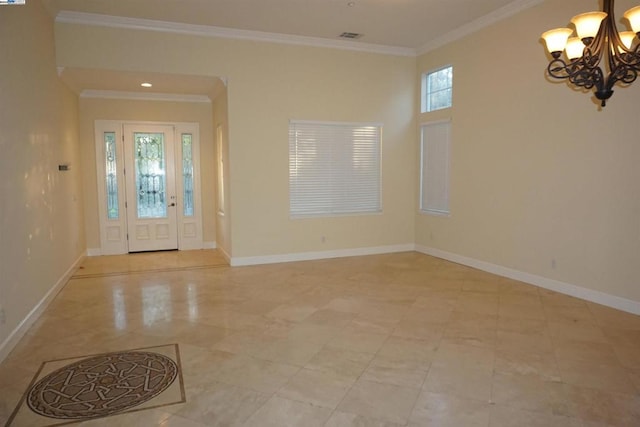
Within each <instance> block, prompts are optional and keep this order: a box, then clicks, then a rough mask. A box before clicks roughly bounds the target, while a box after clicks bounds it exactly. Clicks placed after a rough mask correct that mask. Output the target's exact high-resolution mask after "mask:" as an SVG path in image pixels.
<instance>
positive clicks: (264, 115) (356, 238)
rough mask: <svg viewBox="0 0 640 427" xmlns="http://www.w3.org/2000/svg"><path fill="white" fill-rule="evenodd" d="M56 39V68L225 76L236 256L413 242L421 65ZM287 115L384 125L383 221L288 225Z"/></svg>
mask: <svg viewBox="0 0 640 427" xmlns="http://www.w3.org/2000/svg"><path fill="white" fill-rule="evenodd" d="M56 43H57V57H58V65H60V66H70V67H86V68H106V69H114V68H116V69H123V70H149V71H163V72H169V73H186V74H196V75H210V76H222V77H226V78H228V87H227V90H228V92H227V93H228V97H227V100H228V123H229V128H228V138H229V168H230V183H229V185H230V203H231V206H232V211H231V218H230V221H231V238H232V244H231V248H232V254H231V255H232V256H233V257H250V256H264V255H276V254H290V253H299V252H307V251H322V250H327V251H329V250H335V249H345V248H362V247H375V246H387V245H397V244H407V243H413V241H414V222H415V219H414V214H413V208H414V207H415V188H416V180H415V176H416V162H415V156H416V147H415V138H416V124H415V114H414V109H413V106H414V105H415V102H416V101H415V100H416V95H417V86H416V83H415V81H416V79H415V73H416V61H415V58H409V57H398V56H389V55H379V54H369V53H358V52H351V51H341V50H332V49H324V48H311V47H303V46H291V45H275V44H268V43H258V42H249V41H237V40H225V39H214V38H205V37H196V36H187V35H176V34H164V33H159V32H145V31H134V30H123V29H110V28H105V27H88V26H80V25H71V24H57V25H56ZM289 119H306V120H330V121H366V122H372V121H373V122H382V123H384V136H383V138H384V140H383V150H382V151H383V154H382V156H383V158H382V168H383V208H384V212H383V214H381V215H371V216H362V217H337V218H324V219H308V220H295V221H294V220H290V219H289V215H288V197H289V189H288V140H287V138H288V136H287V135H288V121H289ZM321 236H325V237H326V242H325V243H322V241H321Z"/></svg>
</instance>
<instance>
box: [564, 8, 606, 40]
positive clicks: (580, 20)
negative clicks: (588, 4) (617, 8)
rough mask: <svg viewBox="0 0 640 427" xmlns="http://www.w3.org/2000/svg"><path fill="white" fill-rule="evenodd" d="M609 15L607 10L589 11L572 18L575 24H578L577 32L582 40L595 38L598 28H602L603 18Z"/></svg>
mask: <svg viewBox="0 0 640 427" xmlns="http://www.w3.org/2000/svg"><path fill="white" fill-rule="evenodd" d="M606 17H607V14H606V13H605V12H587V13H581V14H580V15H576V16H574V17H573V18H572V19H571V22H572V23H573V25H575V26H576V33H578V37H580V38H581V39H582V40H585V39H587V40H589V39H593V38H594V37H595V36H596V34H598V30H600V24H601V23H602V20H603V19H604V18H606Z"/></svg>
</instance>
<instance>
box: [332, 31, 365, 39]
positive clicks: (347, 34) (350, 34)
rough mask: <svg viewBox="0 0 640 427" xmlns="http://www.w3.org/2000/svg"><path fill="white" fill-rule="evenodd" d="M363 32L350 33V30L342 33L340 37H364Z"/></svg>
mask: <svg viewBox="0 0 640 427" xmlns="http://www.w3.org/2000/svg"><path fill="white" fill-rule="evenodd" d="M362 36H363V35H362V34H359V33H348V32H344V33H342V34H340V35H339V36H338V37H340V38H342V39H359V38H360V37H362Z"/></svg>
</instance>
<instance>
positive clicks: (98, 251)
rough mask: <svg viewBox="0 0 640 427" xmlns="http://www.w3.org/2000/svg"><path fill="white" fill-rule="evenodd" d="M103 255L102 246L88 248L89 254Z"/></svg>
mask: <svg viewBox="0 0 640 427" xmlns="http://www.w3.org/2000/svg"><path fill="white" fill-rule="evenodd" d="M100 255H102V249H100V248H88V249H87V256H100Z"/></svg>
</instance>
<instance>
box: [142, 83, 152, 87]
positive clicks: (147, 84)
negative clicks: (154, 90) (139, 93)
mask: <svg viewBox="0 0 640 427" xmlns="http://www.w3.org/2000/svg"><path fill="white" fill-rule="evenodd" d="M140 86H142V87H151V86H153V85H152V84H151V83H148V82H144V83H142V84H140Z"/></svg>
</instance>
